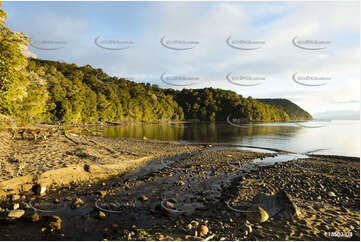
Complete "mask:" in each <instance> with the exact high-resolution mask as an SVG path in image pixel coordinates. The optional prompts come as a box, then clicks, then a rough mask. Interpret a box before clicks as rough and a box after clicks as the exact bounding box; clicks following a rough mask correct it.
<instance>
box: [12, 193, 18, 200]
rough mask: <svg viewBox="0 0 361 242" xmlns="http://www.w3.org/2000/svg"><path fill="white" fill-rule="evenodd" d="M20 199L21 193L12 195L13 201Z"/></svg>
mask: <svg viewBox="0 0 361 242" xmlns="http://www.w3.org/2000/svg"><path fill="white" fill-rule="evenodd" d="M19 199H20V195H17V194H13V195H11V200H12V201H16V200H19Z"/></svg>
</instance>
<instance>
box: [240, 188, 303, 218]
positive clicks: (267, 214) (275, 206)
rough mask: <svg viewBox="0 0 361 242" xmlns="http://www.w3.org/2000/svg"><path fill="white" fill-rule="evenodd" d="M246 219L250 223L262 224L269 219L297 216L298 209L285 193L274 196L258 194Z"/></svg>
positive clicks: (280, 192)
mask: <svg viewBox="0 0 361 242" xmlns="http://www.w3.org/2000/svg"><path fill="white" fill-rule="evenodd" d="M252 204H253V205H252V206H251V207H250V208H249V209H248V213H247V219H248V220H249V221H250V222H252V223H263V222H265V221H267V220H268V218H271V217H283V218H288V217H292V216H297V215H299V209H298V208H297V206H296V204H295V203H294V202H293V201H292V198H291V196H290V195H289V194H287V193H286V192H285V191H279V192H277V193H276V194H274V195H267V194H263V193H260V194H258V195H257V196H256V197H255V198H254V199H253V201H252Z"/></svg>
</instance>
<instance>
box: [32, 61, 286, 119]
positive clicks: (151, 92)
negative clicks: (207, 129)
mask: <svg viewBox="0 0 361 242" xmlns="http://www.w3.org/2000/svg"><path fill="white" fill-rule="evenodd" d="M28 61H29V65H28V67H27V69H28V72H29V73H30V76H31V78H30V79H31V81H32V82H33V83H34V84H35V85H36V86H40V87H41V88H42V89H43V91H44V93H46V95H45V96H48V99H47V101H46V110H45V112H44V113H43V115H45V116H46V117H49V118H50V119H52V120H66V121H69V122H89V121H93V120H97V119H103V120H109V121H124V120H127V121H145V122H147V121H158V120H170V119H172V120H184V119H185V120H188V119H196V120H202V121H223V120H225V119H226V117H227V115H228V114H232V116H233V117H236V118H241V119H245V120H266V121H287V120H288V119H289V118H288V115H287V114H286V113H285V112H283V111H281V110H279V109H277V108H275V107H273V106H270V105H266V104H262V103H260V102H258V101H257V100H254V99H252V98H251V97H248V98H244V97H242V96H241V95H238V94H237V93H235V92H232V91H225V90H221V89H213V88H204V89H183V90H182V91H177V90H173V89H161V88H159V87H158V86H157V85H150V84H149V83H146V84H145V83H136V82H132V81H129V80H126V79H122V78H115V77H109V76H108V75H107V74H106V73H104V72H103V71H102V70H101V69H95V68H92V67H91V66H89V65H87V66H83V67H77V66H76V65H75V64H66V63H61V62H56V61H46V60H38V59H29V60H28Z"/></svg>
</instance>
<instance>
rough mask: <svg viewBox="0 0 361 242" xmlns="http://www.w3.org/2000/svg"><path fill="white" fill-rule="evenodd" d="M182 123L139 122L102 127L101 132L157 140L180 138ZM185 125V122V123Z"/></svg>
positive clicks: (182, 131) (107, 134)
mask: <svg viewBox="0 0 361 242" xmlns="http://www.w3.org/2000/svg"><path fill="white" fill-rule="evenodd" d="M182 125H183V124H177V127H178V128H175V127H170V126H167V125H162V124H143V125H142V124H139V125H128V126H124V127H116V128H113V127H108V128H105V129H104V132H103V134H104V135H106V136H112V137H126V138H143V137H146V138H148V139H157V140H178V139H182V137H183V133H184V129H183V128H179V127H182ZM185 125H187V124H185Z"/></svg>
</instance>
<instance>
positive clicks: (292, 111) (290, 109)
mask: <svg viewBox="0 0 361 242" xmlns="http://www.w3.org/2000/svg"><path fill="white" fill-rule="evenodd" d="M257 100H258V101H259V102H261V103H264V104H269V105H272V106H274V107H276V108H278V109H281V110H283V111H285V112H286V113H287V114H288V116H289V117H290V119H291V120H312V116H311V114H309V113H308V112H306V111H305V110H303V109H302V108H300V107H299V106H298V105H296V104H295V103H293V102H291V101H290V100H287V99H283V98H272V99H270V98H264V99H257Z"/></svg>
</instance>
